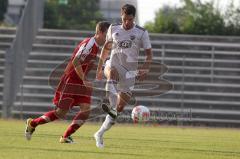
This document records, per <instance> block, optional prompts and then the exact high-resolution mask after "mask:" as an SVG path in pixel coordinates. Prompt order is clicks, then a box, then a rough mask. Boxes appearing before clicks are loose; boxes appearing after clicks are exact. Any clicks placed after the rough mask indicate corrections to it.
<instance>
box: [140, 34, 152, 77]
mask: <svg viewBox="0 0 240 159" xmlns="http://www.w3.org/2000/svg"><path fill="white" fill-rule="evenodd" d="M142 44H143V48H144V50H145V54H146V59H145V61H144V64H143V65H142V66H141V67H140V68H139V70H138V77H137V79H138V80H140V81H141V80H143V79H144V78H145V77H146V75H147V73H148V72H149V68H150V65H151V63H152V57H153V54H152V46H151V43H150V39H149V35H148V32H147V31H145V32H144V33H143V36H142Z"/></svg>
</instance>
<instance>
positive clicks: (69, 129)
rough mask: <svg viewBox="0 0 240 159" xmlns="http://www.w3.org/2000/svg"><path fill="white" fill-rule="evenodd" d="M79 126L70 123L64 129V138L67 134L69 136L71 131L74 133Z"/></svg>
mask: <svg viewBox="0 0 240 159" xmlns="http://www.w3.org/2000/svg"><path fill="white" fill-rule="evenodd" d="M79 128H80V125H79V124H71V125H70V126H69V127H68V128H67V130H66V131H65V133H64V135H63V137H64V138H66V137H68V136H71V135H72V134H73V133H75V131H77V129H79Z"/></svg>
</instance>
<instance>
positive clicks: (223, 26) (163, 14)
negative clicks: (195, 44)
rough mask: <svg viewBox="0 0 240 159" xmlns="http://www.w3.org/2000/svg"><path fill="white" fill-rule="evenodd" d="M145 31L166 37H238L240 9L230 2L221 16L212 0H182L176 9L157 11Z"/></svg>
mask: <svg viewBox="0 0 240 159" xmlns="http://www.w3.org/2000/svg"><path fill="white" fill-rule="evenodd" d="M145 28H147V29H148V30H149V32H155V33H168V34H199V35H240V9H239V8H236V7H234V4H233V1H231V2H230V3H229V5H228V6H227V9H226V11H225V12H224V13H222V12H221V10H220V9H218V8H215V7H214V1H211V2H207V3H202V2H201V0H197V1H195V2H193V1H192V0H183V5H182V6H181V7H179V8H176V7H169V6H164V7H163V8H160V9H159V10H158V11H157V12H156V16H155V19H154V21H153V22H147V23H146V24H145Z"/></svg>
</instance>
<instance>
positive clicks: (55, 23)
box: [44, 0, 103, 30]
mask: <svg viewBox="0 0 240 159" xmlns="http://www.w3.org/2000/svg"><path fill="white" fill-rule="evenodd" d="M67 2H68V3H67V4H63V3H59V0H47V1H46V4H45V11H44V27H45V28H59V29H88V30H92V29H94V28H95V24H96V22H97V21H99V20H102V19H103V18H102V15H101V13H100V11H99V0H68V1H67Z"/></svg>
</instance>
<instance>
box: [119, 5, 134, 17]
mask: <svg viewBox="0 0 240 159" xmlns="http://www.w3.org/2000/svg"><path fill="white" fill-rule="evenodd" d="M123 13H124V14H126V15H133V16H134V17H135V15H136V8H135V7H134V6H133V5H131V4H125V5H123V6H122V8H121V14H123Z"/></svg>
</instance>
